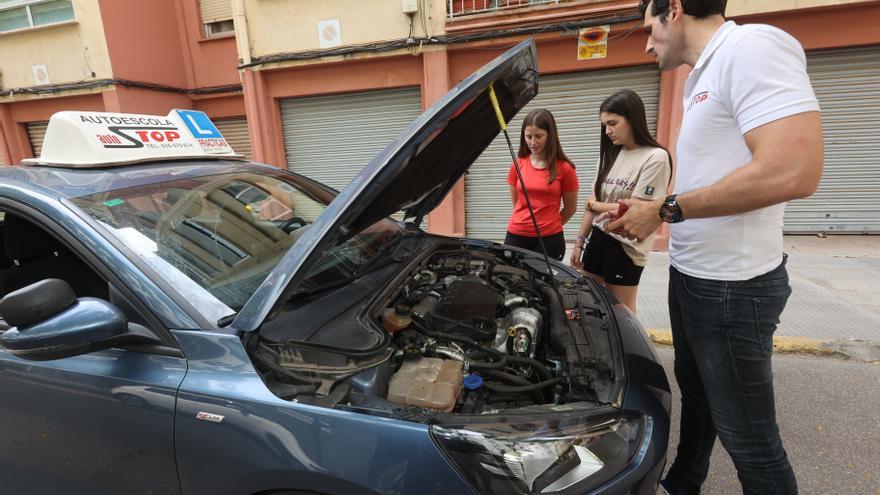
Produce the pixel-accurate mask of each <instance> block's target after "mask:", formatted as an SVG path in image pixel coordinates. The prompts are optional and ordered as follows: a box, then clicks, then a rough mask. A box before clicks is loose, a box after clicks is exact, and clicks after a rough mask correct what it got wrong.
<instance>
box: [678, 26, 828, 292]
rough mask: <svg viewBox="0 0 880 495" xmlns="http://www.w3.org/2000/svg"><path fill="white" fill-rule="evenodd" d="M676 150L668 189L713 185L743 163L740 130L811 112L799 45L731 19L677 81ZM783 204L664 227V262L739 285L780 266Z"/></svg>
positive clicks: (814, 106)
mask: <svg viewBox="0 0 880 495" xmlns="http://www.w3.org/2000/svg"><path fill="white" fill-rule="evenodd" d="M684 95H685V97H684V115H683V117H682V123H681V130H680V132H679V137H678V144H677V147H676V159H677V163H676V173H675V192H676V193H677V194H680V193H685V192H688V191H692V190H694V189H699V188H702V187H706V186H710V185H712V184H715V183H716V182H718V181H719V180H721V179H722V178H724V177H725V176H727V175H728V174H730V173H731V172H733V171H734V170H736V169H738V168H740V167H742V166H744V165H746V164H748V163H749V162H751V160H752V153H751V152H750V151H749V148H748V147H747V146H746V141H745V138H744V137H743V136H744V135H745V134H746V133H747V132H749V131H751V130H752V129H755V128H756V127H759V126H762V125H764V124H767V123H769V122H772V121H774V120H778V119H780V118H783V117H787V116H790V115H795V114H798V113H803V112H810V111H818V110H819V103H818V101H817V100H816V96H815V94H814V93H813V88H812V87H811V86H810V79H809V77H808V76H807V71H806V56H805V55H804V50H803V48H802V47H801V45H800V43H798V42H797V40H795V39H794V38H793V37H792V36H790V35H789V34H787V33H785V32H784V31H782V30H780V29H777V28H775V27H772V26H766V25H761V24H749V25H744V26H738V25H736V24H735V23H734V22H732V21H728V22H726V23H725V24H724V25H722V26H721V27H720V28H719V29H718V31H717V32H716V33H715V36H713V38H712V40H711V41H710V42H709V44H708V45H707V46H706V49H705V50H703V53H702V54H701V55H700V58H699V60H698V61H697V64H696V65H695V66H694V68H693V70H692V71H691V73H690V76H689V77H688V80H687V82H686V83H685V89H684ZM784 211H785V204H784V203H783V204H778V205H773V206H770V207H767V208H761V209H759V210H754V211H750V212H747V213H741V214H738V215H730V216H725V217H714V218H701V219H692V220H685V221H684V222H682V223H677V224H672V225H670V229H669V231H670V242H669V257H670V262H671V263H672V265H673V266H674V267H675V268H676V269H678V270H679V271H681V272H683V273H685V274H687V275H690V276H693V277H699V278H707V279H714V280H747V279H750V278H753V277H756V276H758V275H761V274H764V273H767V272H768V271H770V270H772V269H774V268H776V267H777V266H778V265H779V264H780V263H781V262H782V217H783V213H784Z"/></svg>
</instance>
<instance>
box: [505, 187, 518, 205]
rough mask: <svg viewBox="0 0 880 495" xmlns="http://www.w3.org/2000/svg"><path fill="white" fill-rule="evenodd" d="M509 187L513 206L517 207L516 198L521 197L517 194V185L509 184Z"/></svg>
mask: <svg viewBox="0 0 880 495" xmlns="http://www.w3.org/2000/svg"><path fill="white" fill-rule="evenodd" d="M507 187H509V188H510V201H511V202H512V203H513V207H514V208H516V200H517V199H519V198H518V195H517V194H516V186H510V185H508V186H507Z"/></svg>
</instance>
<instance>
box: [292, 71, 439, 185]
mask: <svg viewBox="0 0 880 495" xmlns="http://www.w3.org/2000/svg"><path fill="white" fill-rule="evenodd" d="M421 113H422V97H421V94H420V92H419V89H418V88H407V89H398V90H388V91H370V92H364V93H348V94H340V95H331V96H320V97H308V98H294V99H289V100H284V101H282V102H281V118H282V122H283V126H284V144H285V146H286V151H287V165H288V168H289V169H290V170H291V171H293V172H297V173H300V174H303V175H305V176H307V177H309V178H312V179H315V180H317V181H320V182H323V183H324V184H327V185H328V186H330V187H333V188H336V189H339V190H342V189H343V188H345V186H346V185H347V184H348V183H349V182H350V181H351V179H353V178H354V176H355V175H356V174H357V173H358V172H360V171H361V169H363V168H364V166H365V165H367V164H368V163H370V160H372V159H373V158H374V157H375V156H376V155H377V154H378V153H379V152H380V151H382V149H383V148H384V147H385V146H386V145H387V144H388V143H390V142H391V141H392V140H394V138H396V137H397V136H398V134H400V132H401V131H403V129H404V128H406V126H407V125H409V123H410V122H412V121H413V120H414V119H415V118H416V117H418V116H419V115H421Z"/></svg>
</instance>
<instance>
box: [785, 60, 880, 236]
mask: <svg viewBox="0 0 880 495" xmlns="http://www.w3.org/2000/svg"><path fill="white" fill-rule="evenodd" d="M807 72H809V74H810V79H811V80H812V83H813V89H814V90H815V91H816V96H817V97H818V98H819V105H820V106H821V107H822V128H823V131H824V139H825V170H824V173H823V174H822V181H821V182H820V183H819V189H818V190H817V191H816V193H815V194H814V195H813V196H811V197H809V198H806V199H799V200H796V201H792V202H791V203H789V204H788V206H787V207H786V209H785V230H786V232H792V233H816V232H854V233H862V232H871V233H878V232H880V139H878V138H877V129H880V47H878V46H874V47H868V48H857V49H845V50H833V51H825V52H815V53H810V54H808V55H807Z"/></svg>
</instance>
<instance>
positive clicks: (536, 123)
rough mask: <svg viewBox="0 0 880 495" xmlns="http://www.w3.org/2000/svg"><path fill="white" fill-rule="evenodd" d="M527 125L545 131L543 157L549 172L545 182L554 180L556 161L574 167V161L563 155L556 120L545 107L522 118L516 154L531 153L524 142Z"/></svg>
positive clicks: (519, 155) (522, 155) (523, 155)
mask: <svg viewBox="0 0 880 495" xmlns="http://www.w3.org/2000/svg"><path fill="white" fill-rule="evenodd" d="M528 126H533V127H537V128H538V129H541V130H544V131H546V132H547V144H546V145H544V158H545V159H546V160H547V169H548V171H549V172H550V179H549V180H548V181H547V184H548V185H550V184H552V183H553V181H554V180H556V174H557V173H558V170H557V169H556V162H557V161H558V160H562V161H564V162H568V164H569V165H571V168H574V163H572V161H571V160H569V159H568V157H567V156H565V152H564V151H562V143H560V142H559V132H557V131H556V120H555V119H553V114H552V113H550V110H547V109H545V108H538V109H536V110H532V111H531V112H529V113H528V114H527V115H526V118H524V119H523V123H522V130H520V132H519V151H518V152H517V154H516V156H518V157H520V158H525V157H527V156H530V155H531V154H532V150H530V149H529V145H528V144H526V127H528Z"/></svg>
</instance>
